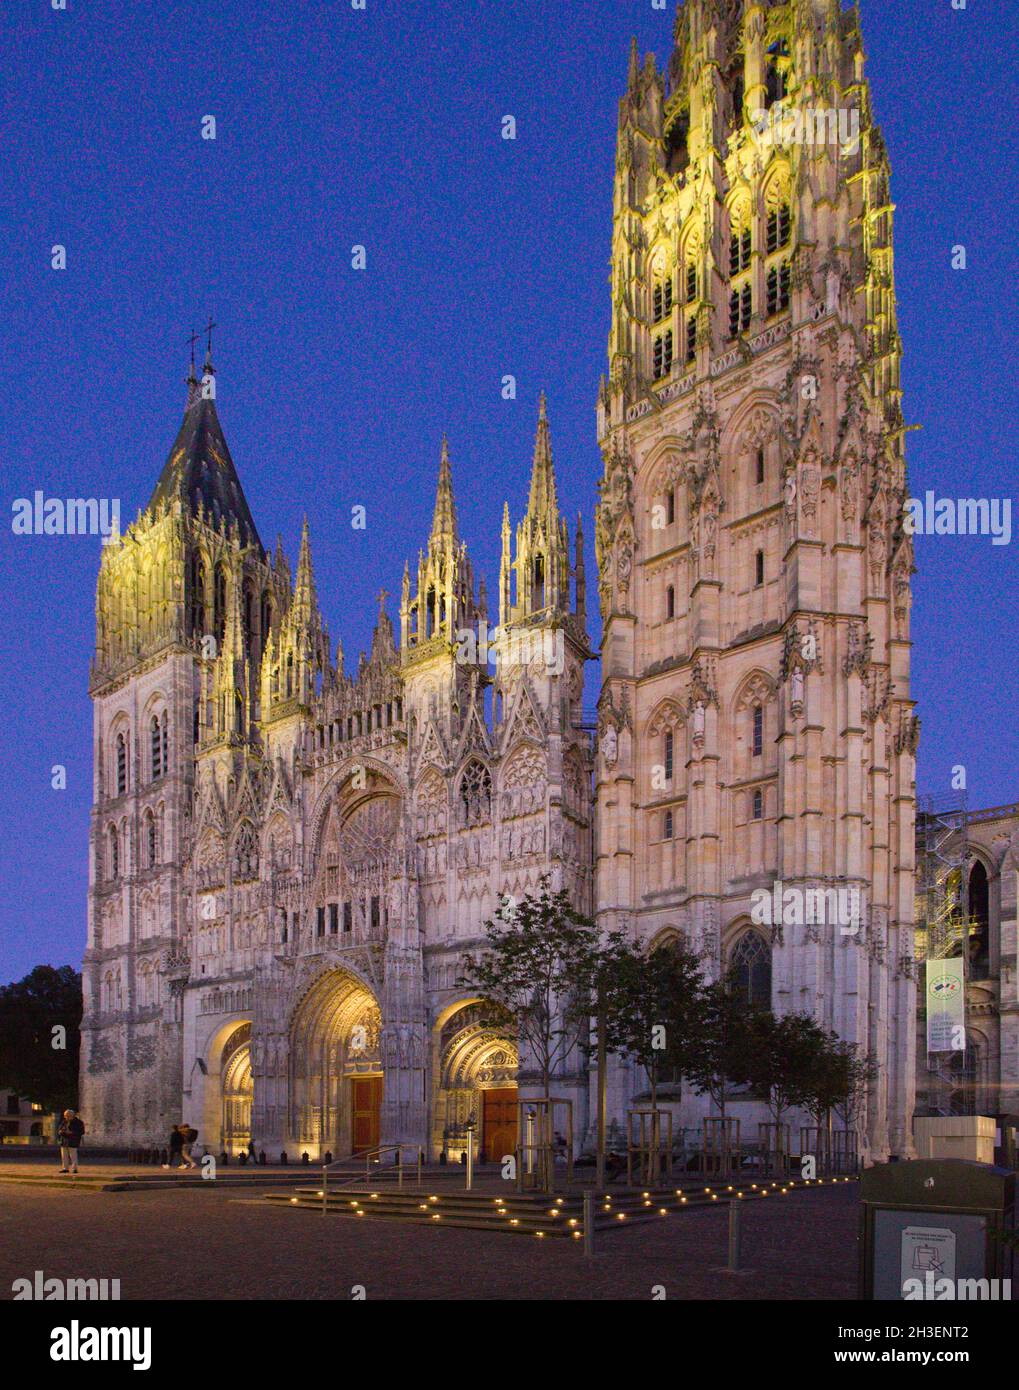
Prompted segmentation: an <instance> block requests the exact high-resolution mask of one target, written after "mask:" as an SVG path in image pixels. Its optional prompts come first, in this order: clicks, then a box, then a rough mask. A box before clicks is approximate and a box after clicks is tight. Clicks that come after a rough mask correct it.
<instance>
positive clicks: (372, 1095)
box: [350, 1076, 382, 1154]
mask: <svg viewBox="0 0 1019 1390" xmlns="http://www.w3.org/2000/svg"><path fill="white" fill-rule="evenodd" d="M381 1113H382V1077H381V1076H352V1077H351V1078H350V1151H351V1153H355V1154H363V1153H367V1152H368V1151H369V1150H370V1149H377V1148H378V1146H379V1118H380V1116H381Z"/></svg>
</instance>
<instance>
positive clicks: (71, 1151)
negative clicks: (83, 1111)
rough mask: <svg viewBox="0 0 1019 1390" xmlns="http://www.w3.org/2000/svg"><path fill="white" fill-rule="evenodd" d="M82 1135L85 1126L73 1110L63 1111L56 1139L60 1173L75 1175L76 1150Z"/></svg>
mask: <svg viewBox="0 0 1019 1390" xmlns="http://www.w3.org/2000/svg"><path fill="white" fill-rule="evenodd" d="M84 1134H85V1126H84V1125H83V1124H82V1122H81V1120H80V1119H79V1118H78V1116H77V1114H76V1113H75V1112H74V1111H73V1110H65V1111H64V1115H63V1119H62V1120H61V1121H60V1128H59V1129H58V1130H57V1139H58V1140H59V1143H60V1163H61V1168H60V1171H61V1172H62V1173H77V1171H78V1149H79V1148H80V1146H81V1141H82V1138H83V1137H84Z"/></svg>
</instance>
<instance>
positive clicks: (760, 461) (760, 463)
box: [755, 448, 764, 487]
mask: <svg viewBox="0 0 1019 1390" xmlns="http://www.w3.org/2000/svg"><path fill="white" fill-rule="evenodd" d="M756 463H757V473H756V475H755V481H756V482H757V485H758V487H759V486H760V485H761V483H763V482H764V450H763V448H762V449H758V451H757V460H756Z"/></svg>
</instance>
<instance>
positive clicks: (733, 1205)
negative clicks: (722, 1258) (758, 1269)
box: [729, 1197, 743, 1273]
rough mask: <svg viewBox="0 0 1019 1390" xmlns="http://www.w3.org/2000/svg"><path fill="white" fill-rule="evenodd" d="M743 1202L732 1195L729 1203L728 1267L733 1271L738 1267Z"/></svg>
mask: <svg viewBox="0 0 1019 1390" xmlns="http://www.w3.org/2000/svg"><path fill="white" fill-rule="evenodd" d="M742 1205H743V1203H742V1202H740V1201H737V1199H736V1198H735V1197H734V1198H733V1199H732V1201H731V1202H730V1203H729V1268H730V1269H731V1270H732V1272H733V1273H736V1271H737V1270H738V1269H739V1260H740V1208H741V1207H742Z"/></svg>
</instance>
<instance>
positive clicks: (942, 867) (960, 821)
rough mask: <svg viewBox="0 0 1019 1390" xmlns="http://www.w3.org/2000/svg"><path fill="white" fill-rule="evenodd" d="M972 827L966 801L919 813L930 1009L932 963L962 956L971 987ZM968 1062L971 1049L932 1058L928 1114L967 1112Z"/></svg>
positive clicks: (922, 943)
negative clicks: (969, 895)
mask: <svg viewBox="0 0 1019 1390" xmlns="http://www.w3.org/2000/svg"><path fill="white" fill-rule="evenodd" d="M968 828H969V813H968V810H967V806H966V798H965V796H962V797H961V798H960V799H959V801H957V802H956V803H954V804H952V805H950V806H936V805H935V803H934V799H933V797H928V798H927V799H926V802H925V803H924V804H923V805H922V808H921V809H919V810H918V813H917V818H916V843H917V874H916V884H917V910H916V958H917V964H918V967H919V970H920V973H921V980H922V985H921V991H920V998H921V999H923V1000H924V1005H923V1007H924V1010H926V988H925V984H926V967H927V962H928V961H932V960H950V959H952V958H954V957H961V958H962V960H963V977H964V980H965V981H966V983H967V985H968V977H969V969H968V962H969V943H970V938H971V936H972V935H973V932H974V930H975V929H976V926H977V924H976V923H975V922H974V921H973V920H972V919H971V918H970V917H969V916H968V915H967V902H966V870H967V866H968V863H969V858H970V855H969V850H968ZM924 1019H925V1021H926V1014H925V1015H924ZM968 1063H969V1052H968V1049H967V1051H966V1052H965V1053H962V1054H957V1053H951V1052H928V1053H927V1073H928V1076H929V1078H930V1080H929V1082H928V1087H927V1109H928V1110H929V1111H930V1112H931V1113H932V1114H938V1115H953V1114H965V1113H967V1107H968V1105H969V1104H970V1102H971V1095H970V1094H969V1093H970V1092H971V1089H972V1088H971V1087H970V1086H968V1085H967V1084H966V1069H967V1066H968ZM960 1068H961V1069H960Z"/></svg>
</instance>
